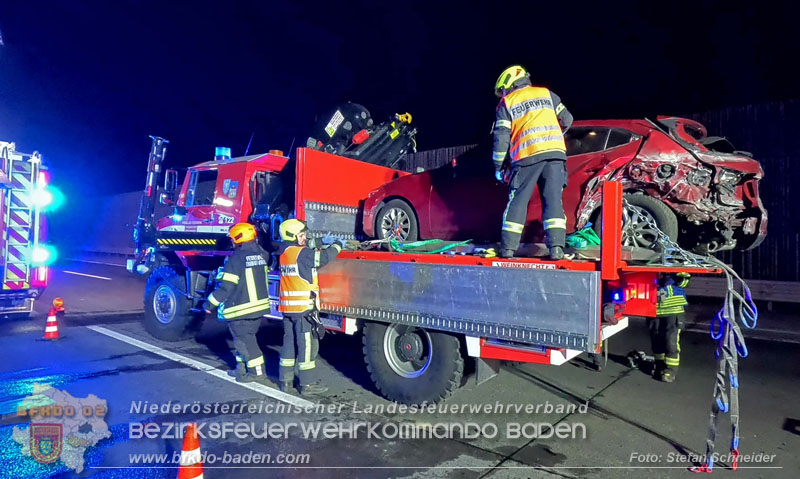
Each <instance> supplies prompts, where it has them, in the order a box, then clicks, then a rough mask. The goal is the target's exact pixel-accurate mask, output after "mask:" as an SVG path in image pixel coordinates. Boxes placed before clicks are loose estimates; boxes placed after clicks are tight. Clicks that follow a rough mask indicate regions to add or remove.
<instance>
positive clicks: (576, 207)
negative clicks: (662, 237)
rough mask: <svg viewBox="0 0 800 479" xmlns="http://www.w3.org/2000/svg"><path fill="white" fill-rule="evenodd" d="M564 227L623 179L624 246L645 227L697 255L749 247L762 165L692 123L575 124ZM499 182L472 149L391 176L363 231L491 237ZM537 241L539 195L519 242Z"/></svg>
mask: <svg viewBox="0 0 800 479" xmlns="http://www.w3.org/2000/svg"><path fill="white" fill-rule="evenodd" d="M565 139H566V143H567V154H568V159H567V173H568V178H569V179H568V184H567V187H566V188H565V190H564V197H563V198H564V210H565V212H566V215H567V230H568V232H571V231H575V230H578V229H581V228H583V227H584V226H586V225H587V224H589V223H593V224H594V225H595V226H596V225H598V224H599V221H598V219H599V218H598V216H599V213H600V201H601V185H602V183H603V182H605V181H609V180H616V181H619V182H621V183H622V185H623V188H624V191H625V193H626V195H625V198H626V199H627V201H628V203H629V204H630V205H631V206H632V207H633V209H634V210H636V212H637V214H635V215H630V217H629V218H627V219H626V224H625V225H624V228H623V241H624V243H625V244H626V245H630V246H639V247H649V246H651V245H652V244H653V242H654V241H655V240H656V238H657V232H656V231H655V229H654V228H653V225H655V226H656V227H657V228H658V229H660V230H661V231H663V232H664V233H666V234H667V235H668V236H669V237H670V238H672V239H673V240H675V241H677V242H678V244H680V245H681V246H682V247H684V248H687V249H691V250H694V251H697V252H703V253H705V252H710V253H713V252H717V251H724V250H730V249H750V248H754V247H756V246H758V245H759V244H760V243H761V242H762V241H763V239H764V237H765V236H766V232H767V211H766V209H764V206H763V205H762V204H761V199H760V198H759V182H760V180H761V178H762V177H763V171H762V169H761V165H760V164H759V163H758V161H756V160H754V159H753V158H752V157H751V155H750V154H749V153H747V152H743V151H738V150H736V149H735V148H734V147H733V145H732V144H731V143H730V142H729V141H728V140H726V139H725V138H721V137H710V136H708V135H707V132H706V129H705V127H703V125H701V124H700V123H697V122H695V121H692V120H688V119H683V118H674V117H658V119H657V120H656V121H651V120H596V121H595V120H591V121H576V122H574V123H573V125H572V128H570V129H569V131H567V132H566V134H565ZM507 195H508V187H507V186H505V185H502V184H499V183H498V182H496V181H495V180H494V178H493V170H492V162H491V154H489V153H488V151H486V148H483V149H474V150H472V151H470V152H467V153H465V154H464V155H462V156H461V157H459V158H457V159H455V160H454V161H453V162H452V163H451V164H447V165H445V166H442V167H440V168H437V169H434V170H430V171H425V172H421V173H416V174H412V175H408V176H403V177H400V178H398V179H396V180H394V181H392V182H390V183H387V184H385V185H383V186H382V187H380V188H378V189H376V190H374V191H372V192H371V193H370V195H369V196H368V198H367V199H366V201H365V204H364V214H363V224H362V226H363V229H364V232H365V233H366V234H367V235H368V236H370V237H374V238H379V239H385V238H388V237H390V236H394V237H397V238H399V239H403V240H407V241H413V240H417V239H428V238H438V239H444V240H465V239H472V240H474V241H486V242H496V241H499V239H500V224H501V217H502V214H503V210H504V208H505V205H506V200H507ZM543 239H544V230H543V228H542V219H541V204H540V199H539V194H538V192H535V193H534V194H533V197H532V199H531V203H530V206H529V209H528V218H527V226H526V228H525V233H524V235H523V241H524V242H541V241H543Z"/></svg>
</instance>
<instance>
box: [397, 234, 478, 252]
mask: <svg viewBox="0 0 800 479" xmlns="http://www.w3.org/2000/svg"><path fill="white" fill-rule="evenodd" d="M470 241H472V240H467V241H461V242H458V243H450V244H446V245H444V246H442V247H441V248H437V249H434V250H433V251H418V250H419V249H422V248H424V247H426V246H429V245H432V244H436V243H443V242H444V241H443V240H438V239H432V240H424V241H414V242H411V243H402V242H400V241H397V240H396V239H394V238H391V239H390V240H389V243H390V244H391V246H392V249H393V250H394V251H397V252H399V253H419V254H436V253H441V252H443V251H447V250H449V249H453V248H456V247H458V246H464V245H467V244H469V243H470Z"/></svg>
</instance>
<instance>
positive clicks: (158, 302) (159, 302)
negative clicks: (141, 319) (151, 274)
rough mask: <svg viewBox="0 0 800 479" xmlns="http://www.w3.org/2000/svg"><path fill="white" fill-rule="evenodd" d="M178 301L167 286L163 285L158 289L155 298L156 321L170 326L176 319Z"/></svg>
mask: <svg viewBox="0 0 800 479" xmlns="http://www.w3.org/2000/svg"><path fill="white" fill-rule="evenodd" d="M177 303H178V301H177V299H176V298H175V292H174V291H172V288H170V287H169V286H167V285H166V284H162V285H161V286H159V287H158V289H156V294H155V295H154V296H153V311H154V312H155V313H156V319H158V321H159V322H160V323H162V324H169V323H171V322H172V320H173V319H174V318H175V308H176V305H177Z"/></svg>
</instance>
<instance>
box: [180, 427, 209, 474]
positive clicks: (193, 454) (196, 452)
mask: <svg viewBox="0 0 800 479" xmlns="http://www.w3.org/2000/svg"><path fill="white" fill-rule="evenodd" d="M178 479H203V460H202V457H201V454H200V438H198V437H197V425H196V424H194V423H192V424H189V425H188V426H186V431H185V432H184V434H183V450H181V464H180V466H179V467H178Z"/></svg>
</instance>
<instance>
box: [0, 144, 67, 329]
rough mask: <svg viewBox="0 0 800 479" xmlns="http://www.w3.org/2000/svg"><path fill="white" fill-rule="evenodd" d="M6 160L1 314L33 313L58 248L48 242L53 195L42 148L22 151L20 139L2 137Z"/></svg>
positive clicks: (0, 174)
mask: <svg viewBox="0 0 800 479" xmlns="http://www.w3.org/2000/svg"><path fill="white" fill-rule="evenodd" d="M0 162H1V163H2V165H0V168H2V169H1V170H0V221H2V224H1V225H0V228H2V232H3V234H2V237H0V245H2V258H0V260H2V265H1V266H0V270H2V275H3V278H2V281H3V282H2V288H1V289H0V314H3V315H24V316H27V315H29V314H30V313H31V312H32V311H33V303H34V301H35V300H36V298H38V297H39V296H40V295H41V294H42V292H43V291H44V289H45V287H46V286H47V281H48V267H47V265H48V264H49V263H50V262H52V261H53V260H54V259H55V249H53V248H52V247H51V246H48V245H47V244H46V243H45V241H46V239H47V221H46V218H45V215H44V210H45V209H46V208H47V207H48V206H50V205H51V204H52V203H53V193H52V191H50V189H49V188H48V187H47V185H48V179H49V176H48V172H47V168H46V167H45V166H44V165H43V164H42V156H41V155H40V154H39V153H38V152H33V153H31V154H27V153H21V152H19V151H17V148H16V144H15V143H11V142H5V141H0Z"/></svg>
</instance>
